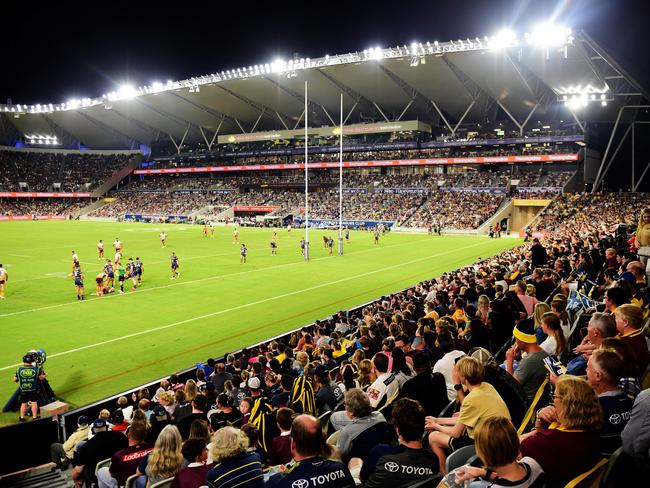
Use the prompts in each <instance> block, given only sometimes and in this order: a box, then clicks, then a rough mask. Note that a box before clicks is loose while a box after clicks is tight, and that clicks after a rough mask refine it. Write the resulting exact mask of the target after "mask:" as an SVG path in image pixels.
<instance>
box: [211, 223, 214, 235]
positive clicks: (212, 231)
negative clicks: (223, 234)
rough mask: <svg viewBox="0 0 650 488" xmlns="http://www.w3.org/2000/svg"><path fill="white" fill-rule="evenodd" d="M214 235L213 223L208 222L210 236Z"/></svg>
mask: <svg viewBox="0 0 650 488" xmlns="http://www.w3.org/2000/svg"><path fill="white" fill-rule="evenodd" d="M213 237H214V225H212V224H210V238H213Z"/></svg>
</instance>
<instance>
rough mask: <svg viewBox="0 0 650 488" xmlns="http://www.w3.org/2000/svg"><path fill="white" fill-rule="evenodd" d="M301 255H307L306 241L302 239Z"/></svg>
mask: <svg viewBox="0 0 650 488" xmlns="http://www.w3.org/2000/svg"><path fill="white" fill-rule="evenodd" d="M300 254H302V255H303V256H304V255H305V239H304V238H303V239H300Z"/></svg>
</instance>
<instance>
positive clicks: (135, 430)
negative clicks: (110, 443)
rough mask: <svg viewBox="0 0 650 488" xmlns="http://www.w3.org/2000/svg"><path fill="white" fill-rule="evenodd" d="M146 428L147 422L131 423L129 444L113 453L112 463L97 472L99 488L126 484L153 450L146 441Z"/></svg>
mask: <svg viewBox="0 0 650 488" xmlns="http://www.w3.org/2000/svg"><path fill="white" fill-rule="evenodd" d="M146 430H147V425H146V424H145V423H141V422H133V424H131V426H130V427H129V430H128V431H127V435H126V437H127V439H128V441H129V446H128V447H126V448H125V449H122V450H120V451H117V452H116V453H115V454H113V457H112V458H111V465H110V466H109V467H106V466H105V467H103V468H100V469H99V471H98V472H97V485H98V487H99V488H118V486H124V484H125V483H126V479H127V478H128V477H129V476H131V475H133V474H135V472H136V470H137V469H138V465H139V464H140V461H142V459H143V458H145V457H146V456H147V454H149V453H150V452H151V451H152V450H153V446H152V445H151V444H146V443H145V442H144V438H145V434H146Z"/></svg>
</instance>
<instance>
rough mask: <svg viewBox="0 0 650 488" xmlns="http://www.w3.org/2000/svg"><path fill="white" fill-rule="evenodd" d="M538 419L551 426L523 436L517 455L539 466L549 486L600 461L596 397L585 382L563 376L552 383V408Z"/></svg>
mask: <svg viewBox="0 0 650 488" xmlns="http://www.w3.org/2000/svg"><path fill="white" fill-rule="evenodd" d="M539 416H540V417H542V418H543V419H545V420H546V421H549V422H551V424H550V425H549V427H548V428H538V429H537V430H536V431H534V432H530V433H528V434H524V435H523V436H522V437H521V454H522V455H524V456H530V457H532V458H533V459H535V460H536V461H537V462H538V463H539V464H540V465H541V466H542V468H543V469H544V471H545V472H546V473H547V474H548V480H547V481H548V485H549V486H564V485H565V484H566V483H567V482H568V481H570V480H571V479H573V478H575V477H576V476H577V475H578V474H580V473H582V472H584V471H587V470H588V469H589V468H591V467H592V466H593V465H594V464H595V463H596V462H597V461H598V459H599V458H600V453H599V452H598V451H599V445H600V444H599V438H598V430H599V429H600V426H601V423H602V413H601V408H600V403H599V402H598V397H597V396H596V392H595V391H594V389H593V388H592V386H591V385H590V384H589V383H588V382H587V380H585V379H583V378H580V377H578V376H571V375H566V374H565V375H563V376H560V379H558V381H557V383H556V386H555V395H554V396H553V406H552V407H547V408H545V409H542V411H540V413H539ZM567 459H570V460H571V462H567Z"/></svg>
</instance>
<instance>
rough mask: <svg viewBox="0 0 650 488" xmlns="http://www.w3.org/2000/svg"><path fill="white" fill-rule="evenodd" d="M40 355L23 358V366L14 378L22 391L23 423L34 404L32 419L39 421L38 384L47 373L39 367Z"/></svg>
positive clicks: (28, 354) (31, 354)
mask: <svg viewBox="0 0 650 488" xmlns="http://www.w3.org/2000/svg"><path fill="white" fill-rule="evenodd" d="M37 358H38V353H27V354H26V355H25V356H24V357H23V365H22V366H21V367H19V368H18V371H16V374H15V376H14V382H16V383H18V389H19V390H20V397H19V398H20V418H19V420H20V421H21V422H24V421H25V414H26V413H27V406H28V403H29V402H32V405H31V408H32V418H34V419H37V418H39V416H38V386H39V385H38V384H39V381H43V380H44V379H45V376H46V374H45V372H43V371H42V370H41V369H40V367H39V366H38V365H37Z"/></svg>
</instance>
